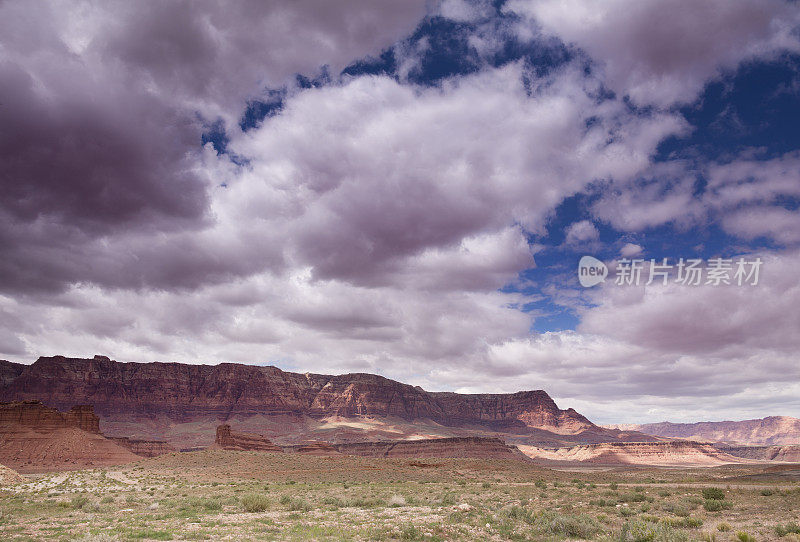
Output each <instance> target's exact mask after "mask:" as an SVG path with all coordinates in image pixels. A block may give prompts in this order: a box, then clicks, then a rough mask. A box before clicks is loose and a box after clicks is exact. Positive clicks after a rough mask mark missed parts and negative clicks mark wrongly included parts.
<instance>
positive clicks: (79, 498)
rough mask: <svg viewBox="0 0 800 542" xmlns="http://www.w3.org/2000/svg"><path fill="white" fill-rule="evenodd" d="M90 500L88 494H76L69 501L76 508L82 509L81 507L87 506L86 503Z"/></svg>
mask: <svg viewBox="0 0 800 542" xmlns="http://www.w3.org/2000/svg"><path fill="white" fill-rule="evenodd" d="M88 502H89V497H87V496H86V495H75V496H74V497H72V499H71V500H70V501H69V504H70V506H71V507H72V508H74V509H75V510H80V509H81V508H83V507H84V506H86V503H88Z"/></svg>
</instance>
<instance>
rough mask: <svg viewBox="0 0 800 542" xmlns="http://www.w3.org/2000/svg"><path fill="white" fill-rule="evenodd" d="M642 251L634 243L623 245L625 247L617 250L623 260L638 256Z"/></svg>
mask: <svg viewBox="0 0 800 542" xmlns="http://www.w3.org/2000/svg"><path fill="white" fill-rule="evenodd" d="M642 250H643V249H642V247H641V246H640V245H637V244H636V243H625V245H623V247H622V248H621V249H620V250H619V254H620V256H622V257H623V258H632V257H634V256H638V255H640V254H641V253H642Z"/></svg>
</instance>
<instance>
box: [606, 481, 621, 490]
mask: <svg viewBox="0 0 800 542" xmlns="http://www.w3.org/2000/svg"><path fill="white" fill-rule="evenodd" d="M618 488H619V485H618V484H617V483H616V482H611V483H610V484H608V489H613V490H614V491H616V490H617V489H618Z"/></svg>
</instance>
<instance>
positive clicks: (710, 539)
mask: <svg viewBox="0 0 800 542" xmlns="http://www.w3.org/2000/svg"><path fill="white" fill-rule="evenodd" d="M700 541H701V542H717V535H716V534H714V533H700Z"/></svg>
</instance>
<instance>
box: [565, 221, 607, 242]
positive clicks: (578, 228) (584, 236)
mask: <svg viewBox="0 0 800 542" xmlns="http://www.w3.org/2000/svg"><path fill="white" fill-rule="evenodd" d="M599 238H600V232H599V231H597V228H596V227H595V225H594V224H592V222H591V221H589V220H581V221H579V222H574V223H573V224H570V226H569V227H568V228H567V231H566V239H565V241H564V242H565V243H566V244H567V245H570V246H573V247H578V246H586V245H590V244H591V243H592V242H594V241H597V240H598V239H599Z"/></svg>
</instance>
